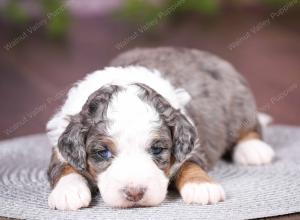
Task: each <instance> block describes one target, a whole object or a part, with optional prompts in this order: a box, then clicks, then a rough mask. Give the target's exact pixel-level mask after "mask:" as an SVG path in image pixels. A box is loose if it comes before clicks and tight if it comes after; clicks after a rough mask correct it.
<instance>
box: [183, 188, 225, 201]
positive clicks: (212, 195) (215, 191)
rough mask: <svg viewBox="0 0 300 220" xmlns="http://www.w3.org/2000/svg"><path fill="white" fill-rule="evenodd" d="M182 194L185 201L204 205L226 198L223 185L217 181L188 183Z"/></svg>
mask: <svg viewBox="0 0 300 220" xmlns="http://www.w3.org/2000/svg"><path fill="white" fill-rule="evenodd" d="M180 194H181V197H182V199H183V201H184V202H186V203H198V204H202V205H207V204H215V203H217V202H220V201H224V199H225V192H224V190H223V187H222V186H221V185H220V184H217V183H186V184H185V185H184V186H183V187H182V189H181V190H180Z"/></svg>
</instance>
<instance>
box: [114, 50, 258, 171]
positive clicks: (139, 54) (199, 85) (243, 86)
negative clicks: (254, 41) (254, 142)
mask: <svg viewBox="0 0 300 220" xmlns="http://www.w3.org/2000/svg"><path fill="white" fill-rule="evenodd" d="M111 65H112V66H131V65H138V66H144V67H147V68H149V69H156V70H158V71H159V72H160V73H161V74H162V77H163V78H165V79H167V80H169V81H170V82H171V83H172V85H174V86H175V88H183V89H184V90H186V91H187V92H188V94H189V95H190V101H189V102H188V103H187V105H186V106H185V109H186V111H187V114H188V115H189V116H190V117H191V119H192V120H193V122H194V123H195V125H196V127H197V130H198V135H199V140H200V146H202V147H201V150H204V151H205V157H206V158H207V163H206V164H201V165H202V166H204V167H202V168H211V167H212V165H213V164H214V163H215V162H216V161H217V160H218V159H219V158H220V156H222V155H223V154H224V153H225V151H226V150H230V148H232V147H233V146H234V145H235V144H236V143H237V141H238V140H239V139H240V138H241V137H242V135H243V134H246V133H247V132H251V131H257V132H258V133H260V124H259V123H258V120H257V113H256V105H255V101H254V98H253V96H252V93H251V91H250V90H249V87H248V84H247V82H246V81H245V79H244V78H243V77H242V76H241V75H240V74H238V73H237V71H236V70H235V69H234V68H233V67H232V66H231V65H230V64H229V63H228V62H226V61H224V60H222V59H220V58H218V57H216V56H215V55H212V54H210V53H208V52H202V51H199V50H191V49H184V48H180V49H175V48H159V49H135V50H131V51H129V52H126V53H124V54H121V55H120V56H118V57H117V58H116V59H114V60H113V61H112V62H111ZM204 143H205V144H204ZM204 146H205V147H204ZM200 156H201V155H199V154H198V153H197V151H196V152H195V154H194V155H193V160H194V161H195V162H198V161H199V159H198V158H199V157H200Z"/></svg>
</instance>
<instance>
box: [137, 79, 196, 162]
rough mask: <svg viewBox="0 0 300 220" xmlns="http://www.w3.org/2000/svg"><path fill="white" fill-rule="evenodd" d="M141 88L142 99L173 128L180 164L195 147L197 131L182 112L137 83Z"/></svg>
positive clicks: (174, 142)
mask: <svg viewBox="0 0 300 220" xmlns="http://www.w3.org/2000/svg"><path fill="white" fill-rule="evenodd" d="M136 85H137V86H139V87H140V88H141V91H142V92H141V94H140V97H141V98H142V99H144V100H147V101H148V103H149V104H151V105H152V106H153V107H154V108H155V109H156V110H157V111H158V113H159V115H160V117H161V118H162V119H163V121H164V122H165V123H166V124H167V125H168V126H169V127H170V128H171V131H172V138H173V147H172V153H173V155H174V156H175V159H176V160H177V161H178V162H181V161H183V160H184V159H185V158H186V157H187V155H188V154H189V153H191V152H192V150H193V149H194V147H195V143H196V140H197V138H198V137H197V136H198V135H197V130H196V128H195V126H194V125H193V124H192V123H191V122H189V121H188V119H187V118H186V116H184V115H183V114H182V113H181V112H180V110H177V109H174V108H173V107H172V106H171V105H170V103H169V102H168V101H167V100H166V99H165V98H164V97H162V96H161V95H160V94H158V93H157V92H156V91H154V90H153V89H151V88H150V87H148V86H146V85H144V84H140V83H137V84H136Z"/></svg>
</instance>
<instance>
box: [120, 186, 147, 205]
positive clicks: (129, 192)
mask: <svg viewBox="0 0 300 220" xmlns="http://www.w3.org/2000/svg"><path fill="white" fill-rule="evenodd" d="M122 191H123V193H124V197H125V198H126V199H127V200H128V201H131V202H138V201H140V200H141V199H142V198H143V196H144V194H145V192H146V188H145V187H125V188H124V189H123V190H122Z"/></svg>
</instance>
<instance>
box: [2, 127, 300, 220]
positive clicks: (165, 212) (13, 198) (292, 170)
mask: <svg viewBox="0 0 300 220" xmlns="http://www.w3.org/2000/svg"><path fill="white" fill-rule="evenodd" d="M265 134H266V141H267V142H268V143H270V144H271V145H272V146H274V148H275V151H276V154H277V156H276V159H275V161H274V163H273V164H272V165H267V166H259V167H252V166H248V167H245V166H238V165H234V164H232V163H229V162H224V161H221V162H220V163H219V164H218V165H217V166H216V167H215V169H214V170H213V171H212V172H210V175H211V176H213V177H214V179H216V180H218V181H219V182H220V183H221V184H222V185H223V186H224V189H225V191H226V194H227V199H226V201H225V202H222V203H219V204H216V205H206V206H200V205H186V204H184V203H183V202H182V200H181V198H180V196H179V195H178V194H177V193H174V192H173V193H169V195H168V197H167V199H166V201H165V202H163V204H161V206H158V207H151V208H133V209H115V208H111V207H108V206H107V205H105V204H104V203H103V201H102V200H101V198H100V197H99V196H98V197H96V198H95V199H94V200H93V202H92V204H91V206H90V207H89V208H86V209H82V210H79V211H58V210H50V209H49V208H48V205H47V197H48V194H49V190H50V189H49V185H48V182H47V178H46V169H47V165H48V161H49V157H50V151H51V148H50V146H49V143H48V140H47V138H46V136H45V135H32V136H27V137H21V138H16V139H12V140H7V141H2V142H0V216H5V217H13V218H21V219H102V220H103V219H130V220H132V219H168V220H169V219H214V220H215V219H251V218H259V217H267V216H276V215H283V214H288V213H294V212H300V128H297V127H288V126H273V127H269V128H267V129H266V130H265Z"/></svg>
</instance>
